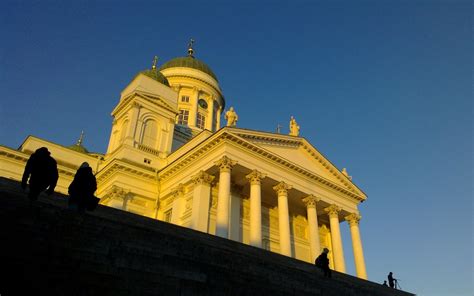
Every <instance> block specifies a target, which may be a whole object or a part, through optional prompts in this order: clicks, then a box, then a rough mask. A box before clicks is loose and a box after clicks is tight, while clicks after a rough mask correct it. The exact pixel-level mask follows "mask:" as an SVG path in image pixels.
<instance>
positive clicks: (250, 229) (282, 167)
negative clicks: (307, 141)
mask: <svg viewBox="0 0 474 296" xmlns="http://www.w3.org/2000/svg"><path fill="white" fill-rule="evenodd" d="M236 130H238V129H233V128H225V129H222V130H221V131H220V132H218V134H217V135H216V134H215V135H214V136H213V138H214V139H212V141H210V142H209V143H208V144H209V147H206V145H203V146H202V147H201V149H202V151H201V152H202V153H199V152H198V151H189V155H187V157H188V158H189V162H188V163H187V166H188V167H193V166H196V168H198V167H199V168H200V171H202V172H201V173H200V174H206V176H208V177H207V180H209V185H208V186H209V190H207V191H203V189H202V186H203V185H202V184H198V183H196V182H195V181H192V180H195V178H196V177H194V179H193V176H189V177H187V178H188V179H189V180H188V181H186V177H184V176H183V177H184V179H181V180H182V181H183V184H185V186H187V188H188V191H189V194H188V195H187V196H185V197H184V199H185V200H186V201H185V203H186V204H188V205H193V206H192V207H191V206H188V207H187V208H186V206H185V208H186V210H185V211H184V213H182V215H181V217H182V219H181V224H179V225H183V226H186V225H189V226H191V227H192V228H195V227H194V226H193V225H196V223H195V222H194V219H193V218H192V217H196V216H197V214H195V212H196V211H199V210H205V209H206V208H203V207H196V206H195V204H196V201H195V199H199V200H209V201H210V202H209V203H208V204H209V207H207V211H208V217H209V218H208V220H207V221H206V222H202V221H203V220H201V224H199V225H201V226H200V227H199V228H195V229H196V230H200V231H204V232H208V233H210V234H215V235H217V236H221V237H223V238H229V239H230V238H231V236H232V239H234V240H238V241H241V242H242V243H245V244H249V245H251V246H254V247H259V248H266V249H268V250H269V251H273V252H277V253H280V254H282V255H285V256H289V257H294V258H296V259H300V260H304V261H307V262H314V260H315V258H316V257H317V256H318V255H319V253H320V252H321V249H322V248H323V247H327V248H329V249H330V258H331V265H332V266H333V268H334V269H335V270H337V271H340V272H345V260H344V252H343V248H342V237H341V234H340V222H341V221H344V220H347V221H348V222H349V224H348V226H349V225H350V229H351V234H352V235H351V239H352V245H353V248H354V258H355V263H356V267H357V276H358V277H361V278H366V277H367V276H366V271H365V262H364V257H363V250H362V241H361V238H360V232H359V228H358V222H359V220H360V216H359V214H358V210H357V204H358V203H359V202H360V200H357V198H354V196H357V195H356V194H355V192H354V191H355V190H353V191H350V190H347V189H345V188H344V187H343V186H340V185H339V186H337V185H336V184H333V183H331V182H330V181H329V180H327V179H328V178H325V179H323V178H320V179H316V178H312V177H313V176H312V172H311V171H305V170H303V169H302V168H300V167H298V166H296V165H294V164H291V163H289V162H288V163H285V162H284V161H283V160H281V159H277V158H274V157H273V156H272V155H271V154H270V153H269V152H267V151H257V153H254V155H251V156H249V154H248V153H246V151H245V150H247V149H251V150H252V149H254V148H255V147H252V142H248V143H246V144H245V145H239V146H235V145H233V143H235V142H234V140H235V141H237V140H239V141H242V140H243V139H244V137H242V136H243V135H236V134H234V133H233V132H235V131H236ZM241 144H242V143H241ZM289 144H290V143H287V145H289ZM292 144H293V145H295V146H297V147H298V150H300V151H298V152H296V151H293V153H302V151H301V150H303V149H301V148H302V147H301V146H302V145H303V143H301V142H299V143H292ZM216 146H218V147H216ZM211 147H212V148H213V151H212V153H206V154H204V152H205V151H207V149H208V148H211ZM243 148H244V149H243ZM242 150H244V151H242ZM303 151H304V150H303ZM254 152H255V150H254ZM258 152H261V153H266V159H265V158H262V157H261V156H262V154H260V153H258ZM193 154H200V155H202V157H194V156H193ZM259 154H260V156H259ZM263 155H265V154H263ZM187 157H185V156H184V155H181V156H180V159H186V158H187ZM318 163H319V162H318ZM173 167H174V169H173ZM322 167H323V168H324V164H323V165H322ZM178 168H179V163H175V164H174V165H173V166H169V167H167V168H165V169H163V170H162V171H161V172H160V173H159V179H161V180H162V182H163V183H162V184H163V185H164V187H165V186H166V184H168V183H169V184H172V183H173V181H172V179H175V178H180V176H181V175H182V173H181V172H180V171H179V170H178ZM314 170H316V169H314ZM335 173H336V172H335ZM314 175H315V174H314ZM343 177H344V175H342V173H341V177H340V178H341V179H342V178H343ZM315 179H316V180H315ZM336 180H337V179H336ZM346 188H347V187H346ZM353 189H354V187H353ZM351 193H352V197H351V195H350V194H351ZM202 194H205V195H206V196H207V199H206V198H204V199H203V198H202V197H200V196H201V195H202ZM168 195H169V196H170V197H171V199H174V198H182V197H179V195H176V194H175V195H171V191H170V194H168ZM349 198H353V199H354V200H353V201H351V200H350V199H349ZM166 199H169V198H168V197H166V198H165V200H166ZM160 204H166V202H165V203H160ZM169 204H172V205H173V206H172V207H168V208H171V210H172V212H174V211H175V210H177V211H179V208H176V209H175V207H174V205H179V204H180V203H178V202H172V203H169ZM168 208H166V207H165V208H163V209H161V210H162V211H165V210H168ZM236 212H237V213H238V216H237V217H236V215H235V213H236ZM233 213H234V214H233ZM187 217H189V218H187ZM202 223H205V224H202ZM342 227H344V225H343V226H342ZM231 233H232V235H231ZM347 239H348V238H347Z"/></svg>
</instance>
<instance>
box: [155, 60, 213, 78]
mask: <svg viewBox="0 0 474 296" xmlns="http://www.w3.org/2000/svg"><path fill="white" fill-rule="evenodd" d="M174 67H185V68H192V69H196V70H199V71H201V72H204V73H206V74H208V75H210V76H211V77H212V78H214V79H215V80H216V81H217V77H216V74H214V72H212V70H211V68H209V66H208V65H206V64H205V63H204V62H202V61H200V60H198V59H196V58H193V57H190V56H188V57H178V58H174V59H172V60H170V61H168V62H166V63H164V64H163V65H161V67H160V71H161V70H164V69H167V68H174Z"/></svg>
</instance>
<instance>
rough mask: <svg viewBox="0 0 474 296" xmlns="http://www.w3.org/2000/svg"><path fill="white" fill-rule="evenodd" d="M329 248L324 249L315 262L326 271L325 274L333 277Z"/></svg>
mask: <svg viewBox="0 0 474 296" xmlns="http://www.w3.org/2000/svg"><path fill="white" fill-rule="evenodd" d="M328 253H329V250H328V249H327V248H324V249H323V252H322V253H321V255H319V256H318V258H316V261H315V262H314V264H316V266H317V267H318V268H320V269H321V270H322V271H323V272H324V276H325V277H328V278H330V277H331V269H330V268H329V258H328Z"/></svg>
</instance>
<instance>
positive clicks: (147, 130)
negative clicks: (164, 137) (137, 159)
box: [141, 119, 158, 148]
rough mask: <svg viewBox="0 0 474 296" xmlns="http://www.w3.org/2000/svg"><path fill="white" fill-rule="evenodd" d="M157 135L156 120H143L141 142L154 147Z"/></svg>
mask: <svg viewBox="0 0 474 296" xmlns="http://www.w3.org/2000/svg"><path fill="white" fill-rule="evenodd" d="M157 136H158V126H157V124H156V121H154V120H153V119H149V120H147V121H145V123H144V124H143V132H142V139H141V144H143V145H144V146H147V147H150V148H155V146H156V139H157Z"/></svg>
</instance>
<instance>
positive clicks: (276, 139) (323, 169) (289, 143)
mask: <svg viewBox="0 0 474 296" xmlns="http://www.w3.org/2000/svg"><path fill="white" fill-rule="evenodd" d="M228 132H229V133H231V134H234V135H236V136H238V137H240V138H243V139H245V140H246V141H248V142H250V143H252V144H254V145H256V146H258V147H260V148H261V149H264V150H266V151H269V152H271V153H272V154H275V155H278V156H279V157H281V158H282V159H284V160H286V161H287V162H288V163H292V164H295V165H297V166H298V167H301V168H304V169H305V170H307V171H309V172H311V173H313V174H315V175H318V176H320V177H322V178H324V179H326V180H328V181H330V182H331V183H333V184H336V185H338V186H340V187H343V188H345V189H346V190H349V191H351V192H354V193H356V194H358V195H360V196H363V197H364V198H365V197H366V195H365V194H364V193H363V192H362V191H361V190H360V189H359V188H358V187H357V186H356V185H355V184H354V183H353V182H352V180H351V179H350V178H349V177H348V176H346V175H344V174H343V173H342V172H341V171H340V170H339V169H338V168H336V167H335V166H334V165H333V164H332V163H331V162H330V161H329V160H328V159H326V157H324V156H323V155H322V154H321V153H320V152H319V151H318V150H317V149H316V148H315V147H314V146H312V145H311V144H310V143H309V142H308V141H307V140H305V139H304V138H300V137H293V136H288V135H281V134H272V133H267V132H258V131H252V130H244V129H237V128H230V129H229V130H228Z"/></svg>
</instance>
